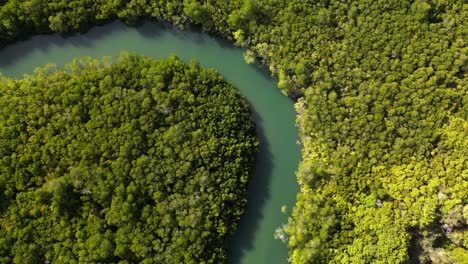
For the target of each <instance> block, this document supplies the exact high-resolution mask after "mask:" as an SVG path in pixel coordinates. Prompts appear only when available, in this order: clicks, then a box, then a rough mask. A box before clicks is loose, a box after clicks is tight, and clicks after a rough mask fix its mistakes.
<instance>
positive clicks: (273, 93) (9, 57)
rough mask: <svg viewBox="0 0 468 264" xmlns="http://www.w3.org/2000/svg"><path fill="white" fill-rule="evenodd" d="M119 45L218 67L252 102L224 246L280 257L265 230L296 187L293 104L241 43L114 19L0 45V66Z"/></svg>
mask: <svg viewBox="0 0 468 264" xmlns="http://www.w3.org/2000/svg"><path fill="white" fill-rule="evenodd" d="M121 51H129V52H136V53H138V54H141V55H145V56H147V57H153V58H162V57H167V56H169V55H171V54H175V55H177V56H178V57H179V58H180V59H182V60H185V61H188V60H190V59H196V60H198V61H199V62H200V64H201V66H203V67H210V68H215V69H216V70H218V71H219V72H220V73H221V74H222V75H223V76H224V78H225V79H226V80H227V81H229V82H230V83H231V84H233V85H234V86H235V87H236V88H237V89H238V90H239V91H240V92H241V93H242V94H243V95H244V96H245V97H246V98H247V100H248V101H249V103H250V104H251V106H252V108H253V109H254V114H253V116H252V118H253V119H254V121H255V122H256V124H257V132H258V135H259V139H260V142H261V143H260V153H259V156H258V160H257V165H256V173H255V176H254V177H253V179H252V181H251V183H250V185H249V188H248V199H249V200H248V206H247V211H246V213H245V215H244V216H243V218H242V219H241V222H240V223H239V228H238V229H237V231H236V233H235V234H234V236H233V238H232V239H231V240H230V242H229V250H230V253H231V258H232V262H233V263H246V264H250V263H252V264H262V263H268V264H274V263H286V262H287V247H286V245H285V244H283V243H281V242H280V241H278V240H275V239H274V237H273V234H274V231H275V229H276V228H277V227H279V226H281V225H282V224H285V223H286V222H287V215H284V214H282V213H281V206H283V205H287V206H288V208H292V206H293V205H294V202H295V197H296V194H297V192H298V190H299V188H298V186H297V182H296V178H295V176H294V173H295V170H296V168H297V165H298V164H299V161H300V148H299V146H298V145H297V144H296V141H297V140H298V131H297V128H296V127H295V125H294V124H295V112H294V108H293V103H292V101H291V100H290V99H288V98H287V97H286V96H284V95H282V94H281V93H280V91H279V89H278V88H277V87H276V80H274V79H273V78H271V77H270V76H269V75H268V73H266V71H265V70H263V69H262V68H259V66H258V65H248V64H246V63H245V62H244V60H243V56H242V50H241V49H239V48H236V47H234V46H233V45H231V44H229V43H227V42H224V41H221V40H219V39H217V38H215V37H212V36H209V35H207V34H204V33H199V32H195V31H178V30H175V29H172V28H169V27H164V26H162V25H160V24H154V23H146V24H144V25H142V26H140V27H138V28H130V27H126V26H125V25H123V24H122V23H120V22H115V23H112V24H109V25H106V26H102V27H95V28H93V29H92V30H90V31H89V32H87V33H86V34H77V35H73V36H68V37H66V38H64V37H61V36H60V35H57V34H56V35H46V36H35V37H32V38H31V39H29V40H26V41H23V42H17V43H15V44H14V45H10V46H7V47H5V48H3V49H1V50H0V72H1V73H2V74H3V75H6V76H8V77H18V78H20V77H22V75H23V74H24V73H32V71H33V70H34V68H35V67H38V66H43V65H45V64H47V63H55V64H57V65H58V66H63V65H64V64H65V63H68V62H70V61H71V60H72V59H73V58H78V57H82V56H91V57H96V58H101V57H103V56H116V55H118V54H119V53H120V52H121Z"/></svg>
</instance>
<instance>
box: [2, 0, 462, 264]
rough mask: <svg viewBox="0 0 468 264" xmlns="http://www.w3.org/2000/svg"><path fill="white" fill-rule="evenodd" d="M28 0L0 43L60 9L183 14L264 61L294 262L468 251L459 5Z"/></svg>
mask: <svg viewBox="0 0 468 264" xmlns="http://www.w3.org/2000/svg"><path fill="white" fill-rule="evenodd" d="M28 2H29V1H28ZM28 2H24V3H23V2H20V1H7V2H6V3H5V4H4V5H3V6H2V8H1V10H0V18H1V20H0V41H1V42H4V43H6V42H9V41H12V40H14V39H16V38H17V37H18V36H19V35H20V33H24V32H26V33H28V32H31V31H32V32H42V31H44V30H47V28H49V27H50V25H51V24H49V22H48V20H47V19H44V18H48V17H50V16H53V17H54V18H55V17H56V16H58V14H59V13H63V14H64V16H65V17H64V19H63V20H60V21H65V23H66V24H65V25H62V26H63V27H60V28H64V29H67V30H73V31H74V30H79V29H80V25H82V21H83V20H86V19H88V21H91V22H90V24H95V23H100V22H103V21H105V20H106V19H111V18H114V17H116V16H117V15H118V17H120V18H122V19H125V20H127V19H129V18H130V17H137V18H138V17H141V16H149V17H152V18H155V19H159V20H167V21H170V22H171V23H174V24H176V25H180V24H182V23H184V22H185V21H186V20H187V19H191V20H193V21H195V22H197V23H202V26H203V27H204V28H205V29H208V30H212V31H214V32H216V33H218V34H219V35H221V36H223V37H225V38H228V39H233V40H235V41H236V42H237V43H238V44H239V45H242V46H246V47H248V50H249V51H248V52H246V55H247V56H246V57H247V59H248V60H249V61H252V58H259V59H260V60H261V61H262V62H264V63H266V64H268V65H269V69H270V70H271V72H272V73H273V74H275V75H277V77H278V81H279V82H278V86H279V88H280V89H281V90H282V91H283V92H284V93H286V94H289V95H290V96H291V97H293V98H295V99H296V98H297V99H298V102H297V111H298V122H297V123H298V125H299V127H300V130H301V143H302V145H303V161H302V163H301V165H300V168H299V170H298V175H297V176H298V181H299V183H300V184H301V186H302V187H301V193H300V195H299V196H298V201H297V205H296V207H295V208H294V209H293V212H292V217H291V219H290V221H289V224H288V226H287V227H285V228H282V230H283V231H285V232H286V233H282V234H281V236H282V237H289V245H290V250H291V251H290V256H291V262H293V263H300V264H302V263H317V262H318V263H321V262H332V263H335V262H340V263H343V262H344V263H349V262H351V263H366V262H375V263H386V262H391V263H401V262H405V261H409V262H418V261H421V262H434V263H450V262H453V261H458V262H462V261H461V260H464V259H465V257H464V256H466V252H467V250H468V246H467V243H468V242H467V241H468V240H467V230H468V223H467V222H466V219H467V218H466V214H465V213H460V212H462V211H463V212H465V211H464V210H466V209H465V208H466V205H467V204H468V197H467V195H468V194H467V192H466V189H467V182H468V178H467V177H468V176H467V175H466V171H468V165H467V159H466V157H467V156H468V154H467V153H466V149H468V147H467V143H466V142H468V138H467V135H466V131H467V129H466V124H467V122H468V121H467V119H468V96H467V92H468V91H467V87H468V76H467V70H468V56H467V54H468V47H467V44H468V27H467V26H466V25H467V24H468V16H467V15H466V14H467V13H468V4H467V3H466V1H460V0H400V1H388V0H377V1H374V0H372V1H371V0H359V1H357V0H346V1H338V0H318V1H303V0H290V1H277V0H264V1H258V0H235V1H211V0H210V1H184V2H183V1H169V0H160V1H149V2H148V3H147V4H142V5H141V4H137V1H120V2H119V3H121V4H117V5H111V4H108V3H107V2H108V1H105V2H106V3H101V1H98V2H93V3H92V4H91V5H93V8H88V9H85V10H86V12H88V14H86V15H82V16H80V17H81V18H80V19H78V18H77V17H73V18H74V19H71V18H72V16H76V14H78V13H77V12H78V10H79V9H80V8H79V7H80V6H81V5H79V4H77V3H75V2H79V3H82V2H83V1H78V0H76V1H69V2H68V3H69V4H68V5H69V7H67V8H65V6H66V4H57V3H56V2H55V1H52V2H47V3H46V2H39V3H40V5H41V6H42V8H39V9H30V10H29V11H28V9H27V6H28V5H30V4H31V3H28ZM144 2H145V3H146V1H144ZM26 3H27V4H26ZM72 3H73V4H72ZM200 10H201V11H203V12H200ZM205 11H206V12H209V15H208V14H205V13H204V12H205ZM28 12H29V13H28ZM26 14H27V15H26ZM103 14H106V15H103ZM116 14H117V15H116ZM200 14H203V15H202V16H200ZM187 15H188V17H187ZM83 18H86V19H83ZM60 21H55V20H52V21H51V22H54V23H55V24H53V26H52V27H53V28H54V27H55V26H59V25H60V23H58V22H60ZM60 28H57V30H61V29H60ZM373 201H374V202H373ZM461 208H463V210H462V209H461Z"/></svg>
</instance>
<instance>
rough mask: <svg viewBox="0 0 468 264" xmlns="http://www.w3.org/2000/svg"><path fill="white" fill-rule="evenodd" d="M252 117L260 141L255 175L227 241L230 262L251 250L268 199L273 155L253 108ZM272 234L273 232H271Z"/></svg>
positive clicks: (258, 117) (259, 118)
mask: <svg viewBox="0 0 468 264" xmlns="http://www.w3.org/2000/svg"><path fill="white" fill-rule="evenodd" d="M252 119H253V121H254V122H255V125H256V131H257V137H258V139H259V141H260V146H259V152H258V156H257V161H256V164H255V175H254V176H253V177H252V179H251V181H250V183H249V186H248V187H247V208H246V211H245V212H244V215H243V216H242V217H241V220H240V222H239V224H238V227H237V229H236V231H235V233H234V235H233V236H232V237H231V239H230V241H229V245H228V247H229V254H230V262H231V263H232V264H239V263H241V260H242V257H243V255H244V252H246V251H250V250H253V249H254V248H253V242H254V240H255V233H256V231H257V230H258V229H259V224H260V221H261V220H262V218H263V217H264V216H263V215H262V212H263V210H262V209H263V208H264V207H265V204H266V202H267V201H268V199H269V197H270V195H271V193H270V184H271V176H272V166H273V156H272V153H271V152H270V148H269V143H268V140H267V138H266V135H265V131H264V130H263V125H262V119H261V117H260V116H259V115H258V113H257V112H255V110H254V111H253V114H252ZM272 236H273V234H272Z"/></svg>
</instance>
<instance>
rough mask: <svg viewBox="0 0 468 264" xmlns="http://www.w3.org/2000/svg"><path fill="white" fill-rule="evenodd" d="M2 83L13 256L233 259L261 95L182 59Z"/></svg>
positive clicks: (2, 172) (82, 66)
mask: <svg viewBox="0 0 468 264" xmlns="http://www.w3.org/2000/svg"><path fill="white" fill-rule="evenodd" d="M109 62H111V60H109V59H107V60H102V61H97V60H92V59H89V58H83V59H79V60H75V61H74V62H73V63H71V64H70V65H68V66H67V71H64V70H57V69H56V68H55V67H54V66H52V65H49V66H47V67H44V68H39V69H37V70H36V71H35V73H34V74H33V75H30V76H25V77H24V79H22V80H11V79H6V78H3V79H2V80H1V82H0V105H1V109H0V157H1V158H0V197H1V198H0V199H1V206H0V263H12V262H13V263H21V264H27V263H34V264H36V263H44V261H46V260H49V261H51V262H52V263H96V262H113V263H117V262H118V263H140V262H141V263H220V262H225V261H226V252H225V244H226V238H227V236H228V235H229V234H231V233H232V232H233V230H234V228H235V226H236V224H237V221H238V219H239V217H240V215H241V214H242V212H243V210H244V206H245V202H246V198H245V189H246V183H247V181H248V178H249V174H250V172H251V167H252V165H253V161H254V157H255V153H256V148H257V140H256V138H255V130H254V125H253V123H252V121H251V120H250V110H249V107H248V104H247V103H246V102H245V100H244V99H243V98H242V97H241V96H240V94H239V93H238V92H237V91H236V90H235V89H234V88H233V87H232V86H231V85H229V84H228V83H226V82H225V81H224V80H223V78H222V77H221V76H220V75H219V74H218V73H217V72H215V71H214V70H205V69H201V68H200V67H199V66H198V64H197V63H196V62H191V63H189V64H185V63H183V62H181V61H180V60H178V59H177V58H175V57H171V58H169V59H167V60H160V61H153V60H150V59H147V58H142V57H137V56H135V55H128V54H122V55H121V57H120V58H119V59H117V60H113V61H112V63H109Z"/></svg>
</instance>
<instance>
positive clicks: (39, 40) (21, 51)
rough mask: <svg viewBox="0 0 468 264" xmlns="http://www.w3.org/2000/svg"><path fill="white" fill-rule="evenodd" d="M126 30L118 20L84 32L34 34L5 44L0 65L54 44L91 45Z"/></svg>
mask: <svg viewBox="0 0 468 264" xmlns="http://www.w3.org/2000/svg"><path fill="white" fill-rule="evenodd" d="M126 30H128V27H127V26H126V25H125V24H123V23H122V22H120V21H114V22H112V23H110V24H106V25H101V26H96V27H93V28H91V29H90V30H89V31H87V32H85V33H69V34H50V35H36V36H32V37H30V38H26V39H24V40H21V41H18V42H15V43H13V44H10V45H7V46H5V47H3V48H2V49H0V58H1V59H0V67H9V66H11V65H12V64H14V62H15V61H16V60H18V59H21V58H22V57H28V56H29V55H30V54H31V53H33V52H35V51H42V52H44V53H46V52H49V51H50V49H51V48H52V47H54V46H58V47H63V46H66V45H70V46H74V47H78V48H79V47H88V48H89V47H93V46H94V43H96V42H98V41H99V40H100V39H102V38H105V37H109V36H111V35H112V34H114V33H118V32H122V31H126Z"/></svg>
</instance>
